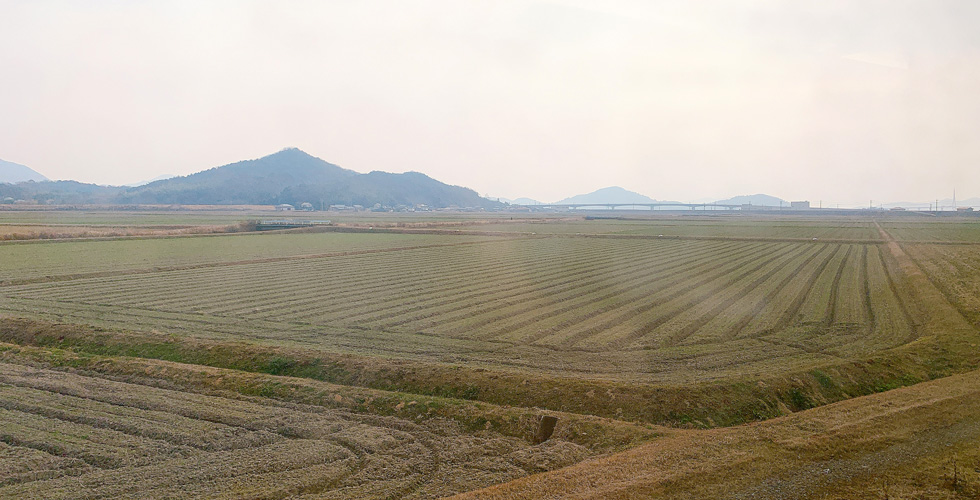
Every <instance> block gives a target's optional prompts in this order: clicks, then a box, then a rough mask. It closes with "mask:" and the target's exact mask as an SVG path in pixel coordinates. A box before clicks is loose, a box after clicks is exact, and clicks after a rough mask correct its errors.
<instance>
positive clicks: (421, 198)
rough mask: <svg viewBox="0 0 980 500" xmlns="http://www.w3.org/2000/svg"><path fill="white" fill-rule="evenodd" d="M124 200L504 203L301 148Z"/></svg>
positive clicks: (138, 190) (128, 194)
mask: <svg viewBox="0 0 980 500" xmlns="http://www.w3.org/2000/svg"><path fill="white" fill-rule="evenodd" d="M119 201H120V202H122V203H144V204H160V203H162V204H175V203H179V204H205V205H232V204H233V205H269V204H279V203H289V204H291V205H298V204H300V203H303V202H310V203H313V204H314V205H315V206H317V207H319V206H320V205H321V204H322V205H335V204H343V205H363V206H372V205H374V204H376V203H380V204H382V205H388V206H396V205H421V204H424V205H428V206H430V207H449V206H457V207H482V208H494V207H497V206H500V205H501V204H500V203H497V202H495V201H491V200H487V199H484V198H481V197H480V195H479V194H477V193H476V191H473V190H472V189H467V188H463V187H459V186H450V185H448V184H444V183H442V182H439V181H437V180H435V179H432V178H431V177H428V176H426V175H424V174H420V173H418V172H406V173H404V174H391V173H387V172H371V173H368V174H360V173H357V172H354V171H353V170H347V169H344V168H341V167H338V166H337V165H334V164H332V163H328V162H326V161H323V160H321V159H319V158H316V157H314V156H311V155H309V154H306V153H304V152H303V151H300V150H299V149H284V150H282V151H280V152H278V153H275V154H271V155H269V156H264V157H262V158H259V159H256V160H247V161H240V162H238V163H232V164H230V165H225V166H222V167H215V168H212V169H209V170H205V171H203V172H198V173H196V174H192V175H188V176H183V177H173V178H170V179H164V180H160V181H156V182H151V183H149V184H146V185H144V186H139V187H135V188H130V189H127V190H126V191H125V192H124V193H122V194H121V195H120V196H119Z"/></svg>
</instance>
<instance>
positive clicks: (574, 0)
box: [0, 0, 980, 206]
mask: <svg viewBox="0 0 980 500" xmlns="http://www.w3.org/2000/svg"><path fill="white" fill-rule="evenodd" d="M978 26H980V2H977V1H976V0H964V1H955V2H954V1H938V0H921V1H900V0H887V1H826V0H823V1H813V2H804V1H786V2H775V1H740V2H735V1H729V2H710V1H703V0H698V1H677V2H653V1H622V2H616V1H609V0H601V1H600V0H596V1H589V0H554V1H506V0H492V1H475V0H474V1H467V0H446V1H438V0H436V1H413V0H392V1H370V0H368V1H365V0H358V1H353V0H352V1H343V2H341V1H336V2H328V1H310V2H283V1H278V2H251V1H242V0H235V1H229V2H204V1H193V2H179V1H160V2H151V1H122V0H118V1H97V0H88V1H70V2H69V1H65V2H53V1H39V0H25V1H10V0H0V158H3V159H5V160H9V161H14V162H18V163H23V164H25V165H28V166H30V167H32V168H35V169H36V170H38V171H40V172H41V173H43V174H45V175H47V176H48V177H50V178H61V179H64V178H71V179H77V180H81V181H85V182H96V183H111V184H122V183H128V182H135V181H138V180H142V179H147V178H151V177H155V176H157V175H159V174H163V173H171V174H188V173H192V172H195V171H198V170H202V169H205V168H209V167H213V166H217V165H222V164H226V163H231V162H234V161H238V160H242V159H249V158H256V157H260V156H264V155H266V154H270V153H273V152H275V151H278V150H280V149H282V148H283V147H287V146H295V147H299V148H301V149H303V150H305V151H306V152H308V153H310V154H313V155H315V156H318V157H320V158H323V159H325V160H327V161H330V162H332V163H336V164H339V165H341V166H343V167H346V168H350V169H353V170H357V171H361V172H367V171H370V170H387V171H392V172H402V171H407V170H416V171H420V172H424V173H426V174H428V175H430V176H432V177H435V178H437V179H439V180H442V181H444V182H448V183H452V184H459V185H464V186H468V187H471V188H473V189H476V190H477V191H479V192H480V193H481V194H491V195H494V196H505V197H509V198H514V197H518V196H528V197H532V198H536V199H539V200H543V201H553V200H556V199H558V198H563V197H565V196H570V195H573V194H577V193H583V192H588V191H592V190H594V189H597V188H600V187H605V186H609V185H620V186H623V187H626V188H627V189H632V190H635V191H639V192H641V193H644V194H646V195H648V196H651V197H654V198H658V199H679V200H685V201H686V200H692V199H703V198H722V197H728V196H732V195H736V194H751V193H757V192H765V193H770V194H773V195H777V196H780V197H783V198H786V199H809V200H811V201H813V202H816V201H817V200H821V199H822V200H824V204H825V206H827V205H828V204H833V203H842V204H849V203H855V204H865V205H866V204H867V203H868V200H870V199H874V200H883V201H900V200H910V201H917V200H931V199H935V198H937V197H939V198H942V197H948V196H950V195H951V192H952V190H953V189H954V187H955V188H956V189H957V194H958V196H959V197H961V198H965V197H966V196H980V28H978Z"/></svg>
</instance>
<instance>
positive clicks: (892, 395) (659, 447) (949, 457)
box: [457, 372, 980, 500]
mask: <svg viewBox="0 0 980 500" xmlns="http://www.w3.org/2000/svg"><path fill="white" fill-rule="evenodd" d="M978 444H980V372H971V373H968V374H963V375H956V376H952V377H949V378H945V379H942V380H937V381H932V382H926V383H922V384H919V385H916V386H913V387H906V388H902V389H896V390H893V391H889V392H886V393H882V394H875V395H872V396H865V397H861V398H855V399H851V400H848V401H843V402H840V403H834V404H832V405H828V406H824V407H821V408H816V409H812V410H807V411H804V412H800V413H796V414H793V415H791V416H787V417H782V418H778V419H773V420H770V421H767V422H762V423H757V424H749V425H744V426H739V427H733V428H727V429H714V430H707V431H681V430H676V431H670V432H669V433H668V434H667V435H666V436H664V437H662V438H661V439H659V440H657V441H655V442H652V443H649V444H646V445H642V446H639V447H637V448H634V449H632V450H629V451H626V452H622V453H619V454H615V455H611V456H608V457H603V458H597V459H592V460H588V461H586V462H583V463H580V464H577V465H574V466H572V467H569V468H566V469H562V470H559V471H555V472H549V473H544V474H539V475H535V476H530V477H527V478H523V479H519V480H516V481H514V482H511V483H508V484H503V485H499V486H495V487H491V488H488V489H485V490H482V491H476V492H471V493H466V494H463V495H460V496H459V497H457V498H459V499H460V500H462V499H508V500H510V499H547V498H580V499H586V498H596V499H599V498H602V499H615V498H671V499H684V498H690V499H696V498H754V499H766V498H774V499H775V498H821V499H822V498H834V499H844V498H847V499H863V498H866V499H880V498H884V496H882V495H883V492H884V491H888V492H889V498H893V499H912V498H975V495H976V494H977V492H980V475H978V474H977V471H976V467H977V466H978V465H980V462H978V458H980V453H978V452H977V449H978V447H977V445H978ZM954 463H956V464H959V465H958V466H957V467H958V477H957V484H956V485H954V484H953V481H952V479H953V464H954Z"/></svg>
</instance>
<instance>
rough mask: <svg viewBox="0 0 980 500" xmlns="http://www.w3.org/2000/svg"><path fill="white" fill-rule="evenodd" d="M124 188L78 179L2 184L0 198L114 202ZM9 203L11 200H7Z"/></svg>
mask: <svg viewBox="0 0 980 500" xmlns="http://www.w3.org/2000/svg"><path fill="white" fill-rule="evenodd" d="M123 189H124V188H121V187H112V186H99V185H96V184H85V183H82V182H76V181H41V182H34V181H28V182H20V183H17V184H0V199H4V200H6V199H7V198H11V199H13V200H34V201H37V202H38V203H53V204H58V205H76V204H77V205H81V204H112V203H116V196H118V195H119V193H122V191H123ZM6 201H7V202H8V203H9V201H10V200H6Z"/></svg>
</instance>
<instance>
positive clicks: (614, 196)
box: [556, 186, 657, 204]
mask: <svg viewBox="0 0 980 500" xmlns="http://www.w3.org/2000/svg"><path fill="white" fill-rule="evenodd" d="M556 203H559V204H583V203H585V204H588V203H596V204H602V203H657V200H655V199H653V198H650V197H649V196H645V195H642V194H640V193H637V192H634V191H629V190H626V189H623V188H621V187H619V186H609V187H605V188H602V189H597V190H595V191H593V192H591V193H586V194H579V195H575V196H572V197H570V198H565V199H564V200H561V201H557V202H556Z"/></svg>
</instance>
